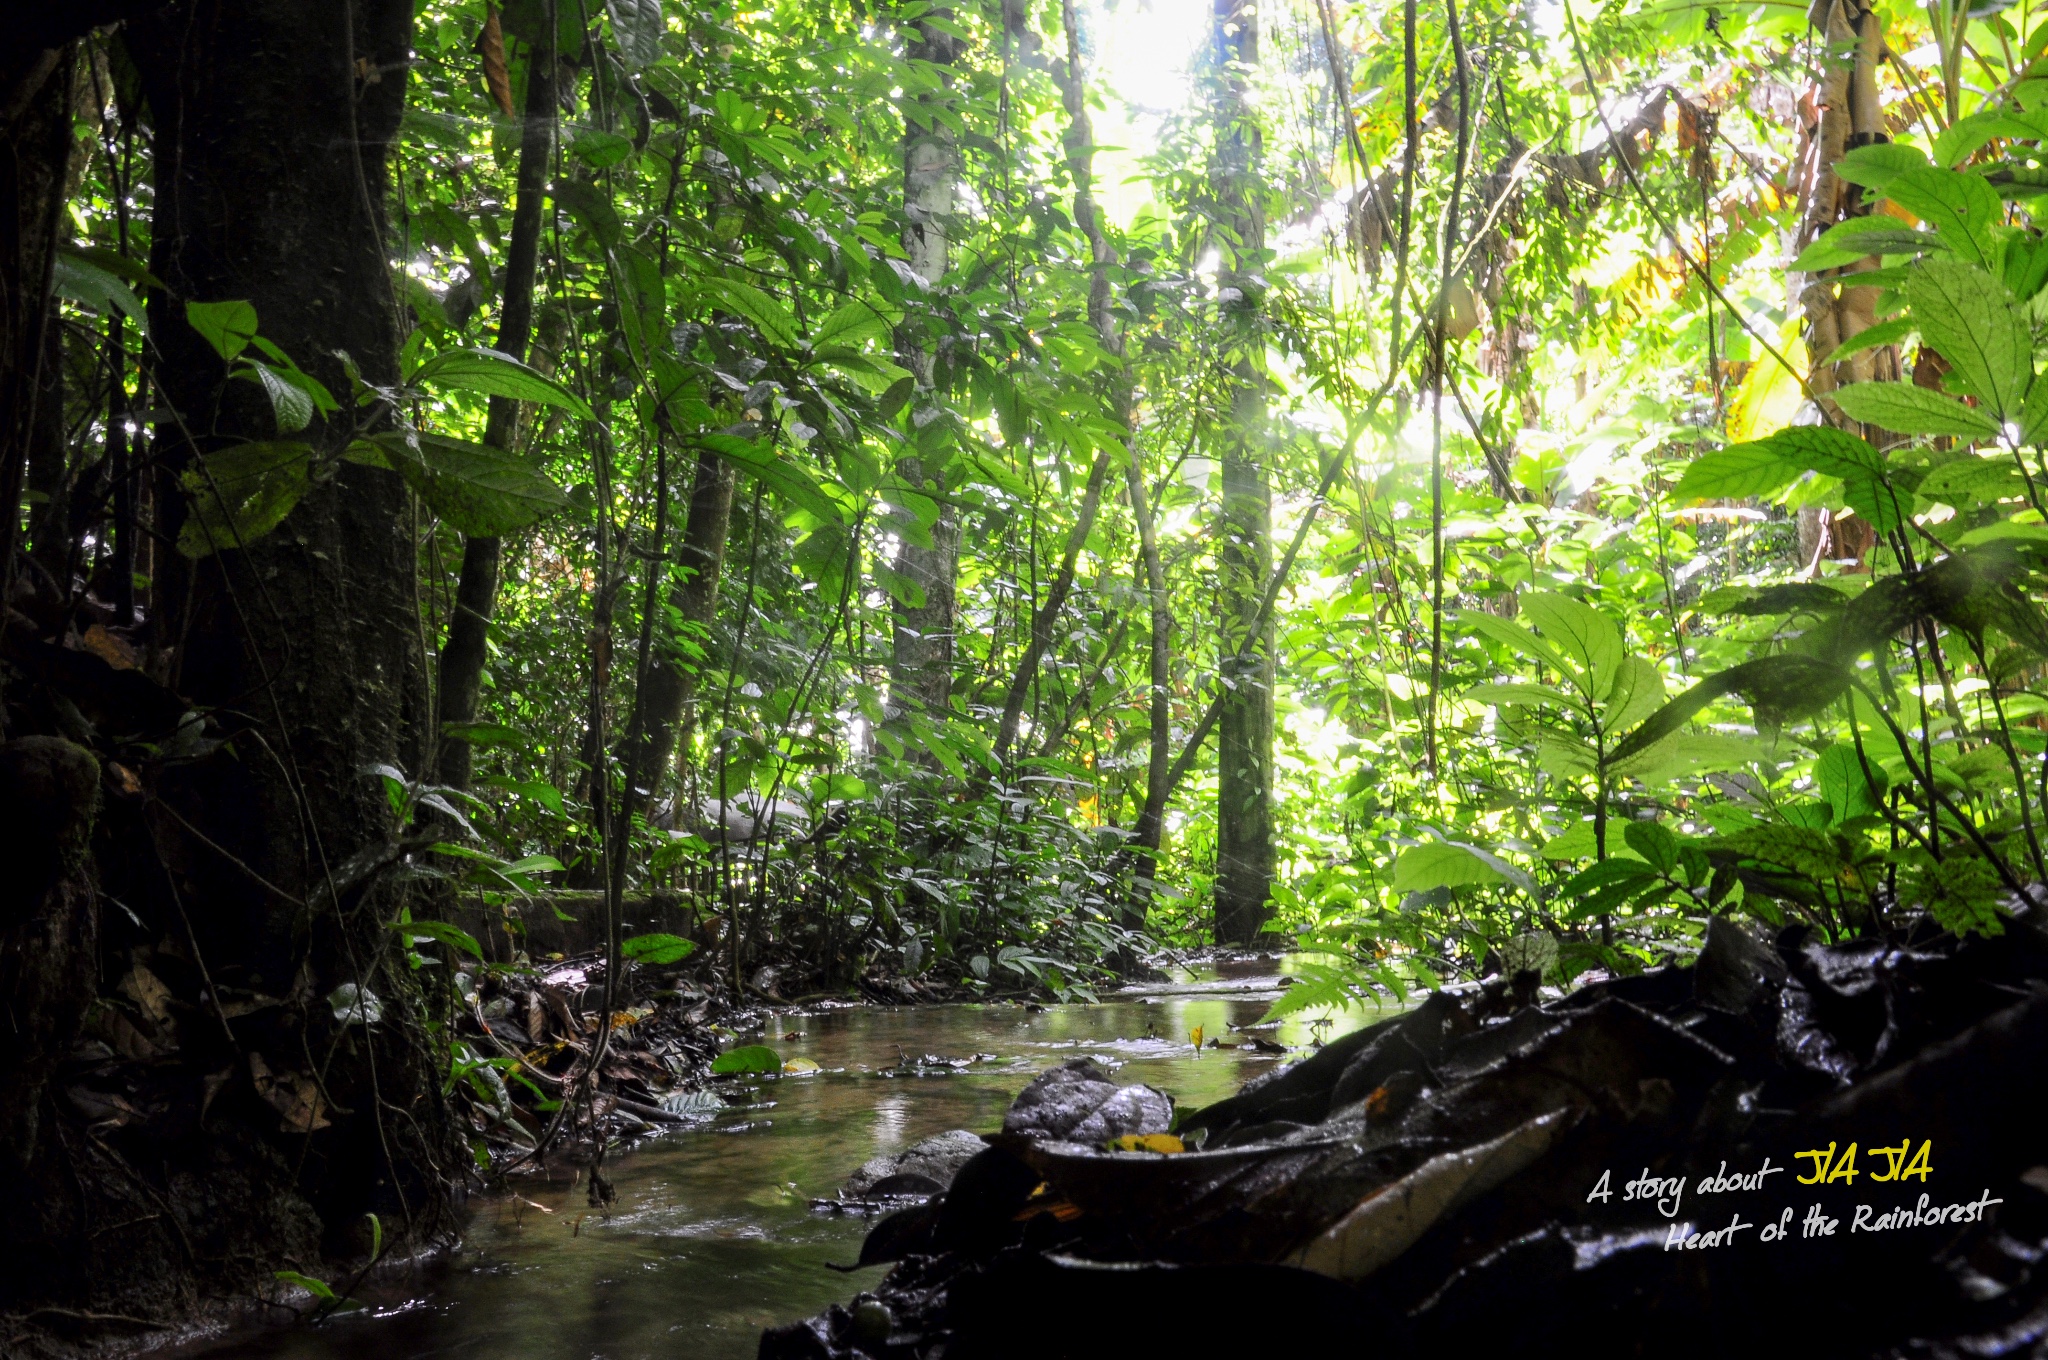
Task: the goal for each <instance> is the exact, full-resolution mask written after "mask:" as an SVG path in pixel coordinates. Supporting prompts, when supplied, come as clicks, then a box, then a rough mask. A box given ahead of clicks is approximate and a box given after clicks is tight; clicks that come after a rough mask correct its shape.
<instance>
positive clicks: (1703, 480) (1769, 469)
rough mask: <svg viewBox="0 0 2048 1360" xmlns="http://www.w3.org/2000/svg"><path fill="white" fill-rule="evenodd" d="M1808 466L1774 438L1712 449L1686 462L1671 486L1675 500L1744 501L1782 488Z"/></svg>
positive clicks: (1797, 477)
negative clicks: (1684, 467)
mask: <svg viewBox="0 0 2048 1360" xmlns="http://www.w3.org/2000/svg"><path fill="white" fill-rule="evenodd" d="M1806 470H1807V469H1806V467H1805V465H1804V464H1803V463H1801V462H1800V461H1799V460H1797V459H1795V458H1793V457H1791V456H1790V455H1789V454H1788V453H1787V452H1786V450H1785V449H1784V448H1783V447H1782V446H1780V445H1779V444H1778V443H1777V442H1775V441H1774V440H1771V439H1760V440H1756V441H1754V442H1752V443H1748V444H1730V445H1728V446H1727V447H1726V448H1720V449H1709V450H1708V451H1707V452H1705V453H1703V454H1701V455H1700V456H1699V457H1697V458H1695V459H1693V460H1692V462H1690V463H1688V464H1687V465H1686V469H1685V472H1684V474H1683V475H1682V476H1680V477H1679V479H1678V484H1677V485H1676V486H1674V487H1672V488H1671V499H1673V500H1675V501H1720V500H1730V501H1733V500H1745V499H1747V498H1749V497H1751V496H1768V495H1771V494H1772V493H1774V492H1778V491H1782V490H1784V489H1785V488H1786V487H1788V486H1790V485H1792V483H1794V482H1796V481H1798V480H1799V477H1800V475H1801V474H1802V473H1804V472H1805V471H1806Z"/></svg>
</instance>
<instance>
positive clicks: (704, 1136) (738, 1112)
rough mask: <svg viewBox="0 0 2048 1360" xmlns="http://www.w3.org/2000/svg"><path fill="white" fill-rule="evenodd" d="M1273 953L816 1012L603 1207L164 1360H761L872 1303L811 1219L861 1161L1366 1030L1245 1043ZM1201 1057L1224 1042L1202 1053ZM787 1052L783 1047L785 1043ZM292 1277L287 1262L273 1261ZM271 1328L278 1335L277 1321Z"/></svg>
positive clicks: (1209, 1076) (502, 1233)
mask: <svg viewBox="0 0 2048 1360" xmlns="http://www.w3.org/2000/svg"><path fill="white" fill-rule="evenodd" d="M1287 966H1288V961H1287V960H1286V959H1264V960H1248V961H1240V962H1232V963H1221V964H1214V965H1205V966H1200V967H1197V968H1194V969H1192V970H1177V971H1176V972H1174V974H1173V975H1172V976H1171V977H1170V979H1169V980H1168V981H1166V982H1162V983H1151V984H1143V985H1140V986H1136V987H1133V988H1130V989H1127V990H1125V991H1122V992H1119V993H1115V994H1113V995H1111V996H1110V997H1109V998H1107V999H1105V1000H1104V1001H1103V1002H1101V1003H1099V1004H1095V1005H1084V1004H1075V1005H1048V1006H1043V1007H1038V1006H1026V1005H1020V1004H987V1005H982V1004H963V1005H945V1006H921V1007H897V1008H887V1007H873V1006H847V1005H829V1006H828V1005H817V1006H810V1007H792V1008H784V1009H774V1010H770V1011H769V1012H768V1013H767V1015H766V1017H765V1020H766V1023H765V1025H764V1026H763V1029H762V1031H761V1033H760V1035H759V1037H758V1038H749V1039H747V1040H745V1042H750V1043H751V1042H763V1043H769V1044H772V1045H773V1047H774V1048H775V1049H776V1050H777V1052H778V1053H780V1054H781V1055H782V1057H784V1058H785V1059H786V1060H792V1061H793V1060H799V1059H801V1060H807V1061H809V1062H815V1063H817V1064H818V1067H819V1070H818V1071H817V1072H816V1073H813V1074H809V1075H803V1076H780V1077H749V1078H742V1079H735V1080H731V1081H728V1082H723V1083H720V1085H721V1087H725V1088H730V1089H732V1090H734V1092H735V1093H737V1092H745V1093H746V1094H747V1096H748V1097H749V1098H747V1099H745V1100H743V1101H742V1103H740V1104H737V1105H733V1106H730V1107H728V1108H726V1109H724V1110H723V1111H722V1112H720V1113H718V1114H716V1115H714V1116H713V1117H711V1118H709V1119H705V1120H701V1121H699V1122H697V1123H694V1124H692V1125H690V1126H688V1127H676V1128H674V1129H673V1130H672V1131H668V1130H665V1131H663V1132H661V1133H659V1134H656V1135H654V1136H652V1137H648V1138H645V1139H642V1140H640V1141H638V1142H637V1143H635V1144H634V1145H633V1146H632V1148H631V1150H630V1151H629V1152H626V1153H624V1154H623V1155H618V1154H615V1155H614V1156H612V1157H611V1158H608V1160H607V1162H606V1172H607V1174H608V1176H609V1177H610V1179H611V1183H612V1187H613V1190H614V1192H615V1194H616V1196H617V1198H616V1200H615V1202H614V1203H613V1205H612V1206H611V1208H610V1210H609V1212H603V1213H600V1212H597V1211H593V1210H591V1209H590V1208H589V1207H588V1205H587V1186H586V1185H585V1184H584V1183H583V1181H582V1178H581V1176H580V1174H574V1173H571V1172H569V1171H567V1170H564V1171H561V1172H559V1173H558V1174H557V1175H556V1176H554V1177H553V1178H552V1179H550V1178H548V1177H544V1176H534V1177H529V1178H523V1179H521V1180H518V1181H515V1183H514V1185H513V1192H512V1193H510V1194H506V1195H500V1196H494V1197H488V1198H482V1199H479V1200H478V1201H476V1203H475V1204H474V1207H473V1212H472V1217H471V1219H470V1221H469V1224H468V1227H467V1229H466V1231H465V1233H464V1239H463V1245H462V1246H461V1247H460V1248H459V1249H457V1250H456V1251H455V1252H453V1253H452V1254H451V1255H449V1256H448V1257H446V1258H444V1259H442V1260H438V1261H435V1262H433V1263H431V1264H429V1265H426V1266H422V1267H420V1268H419V1269H418V1271H417V1272H416V1273H408V1274H404V1275H394V1276H391V1277H388V1278H384V1279H381V1280H377V1281H373V1282H372V1283H371V1284H370V1285H369V1286H368V1287H366V1288H364V1289H363V1290H361V1291H359V1293H360V1297H361V1298H362V1299H363V1301H364V1302H365V1303H366V1304H367V1305H368V1306H367V1307H366V1308H364V1309H362V1310H361V1311H359V1312H356V1313H353V1314H347V1315H341V1316H337V1317H334V1318H332V1319H330V1320H329V1321H326V1322H324V1323H322V1324H320V1325H318V1326H316V1327H305V1326H278V1327H275V1328H267V1329H261V1330H254V1331H246V1332H240V1333H236V1334H233V1335H229V1336H217V1337H212V1338H205V1339H201V1340H198V1341H194V1342H191V1343H188V1344H186V1345H183V1346H180V1347H178V1348H177V1349H176V1350H174V1351H171V1352H168V1354H171V1355H175V1356H177V1357H181V1360H183V1358H188V1357H189V1358H191V1360H197V1357H202V1356H203V1357H208V1358H209V1360H343V1357H356V1356H360V1355H362V1354H364V1353H366V1352H371V1351H382V1352H385V1353H390V1354H395V1355H407V1356H421V1355H463V1356H467V1355H476V1356H488V1357H490V1358H491V1360H528V1358H529V1357H530V1358H531V1360H542V1358H543V1357H545V1358H546V1360H557V1358H558V1357H562V1356H570V1355H591V1356H595V1355H603V1356H604V1357H606V1360H637V1358H638V1357H647V1358H648V1360H653V1358H654V1357H663V1360H668V1358H670V1357H677V1356H687V1357H693V1358H694V1357H706V1360H726V1358H727V1357H730V1358H731V1360H739V1358H740V1357H752V1356H753V1355H754V1354H755V1353H756V1349H757V1347H758V1345H759V1339H760V1334H761V1332H762V1330H763V1329H764V1328H769V1327H774V1326H778V1325H782V1324H786V1323H789V1322H792V1321H794V1320H796V1319H799V1318H802V1317H804V1316H806V1315H809V1314H812V1313H816V1312H818V1311H819V1310H821V1309H823V1308H825V1307H826V1306H827V1305H829V1304H831V1303H833V1302H835V1301H837V1300H839V1299H842V1298H844V1297H846V1295H847V1294H848V1293H849V1292H850V1290H851V1289H853V1288H858V1287H862V1286H869V1287H871V1286H872V1285H874V1284H875V1283H877V1282H878V1281H879V1278H880V1276H881V1274H882V1272H881V1271H880V1270H873V1269H870V1270H863V1271H861V1272H859V1273H858V1274H856V1275H853V1276H847V1275H843V1274H839V1273H835V1272H834V1271H832V1270H830V1269H828V1263H841V1264H843V1263H848V1262H852V1261H853V1260H855V1259H856V1257H857V1256H858V1255H859V1252H860V1245H861V1241H862V1239H863V1237H864V1236H865V1235H866V1233H867V1231H868V1229H869V1228H870V1227H871V1226H872V1223H873V1220H872V1219H867V1218H862V1217H859V1216H857V1215H852V1214H845V1215H841V1214H832V1213H825V1212H819V1211H817V1210H815V1209H814V1208H813V1207H812V1205H811V1201H812V1200H813V1199H814V1198H822V1197H828V1196H831V1195H832V1194H834V1192H835V1191H836V1190H837V1189H838V1187H839V1186H840V1185H842V1184H843V1182H844V1181H845V1180H846V1178H847V1177H848V1176H849V1175H850V1174H851V1173H852V1172H853V1171H854V1170H855V1169H856V1168H858V1167H859V1166H861V1165H862V1163H864V1162H866V1161H867V1160H869V1159H870V1158H871V1157H874V1156H876V1155H877V1154H883V1153H894V1152H898V1151H901V1150H903V1149H905V1148H907V1147H909V1146H910V1145H911V1144H913V1143H915V1142H917V1141H919V1140H920V1139H923V1138H926V1137H928V1136H931V1135H933V1134H938V1133H942V1132H945V1131H946V1130H949V1129H956V1128H967V1129H986V1128H994V1127H996V1126H997V1125H998V1124H1000V1123H1001V1120H1002V1115H1003V1111H1004V1110H1005V1109H1006V1108H1008V1106H1009V1104H1010V1102H1011V1100H1012V1099H1013V1098H1014V1097H1015V1096H1016V1095H1017V1093H1018V1092H1019V1091H1020V1090H1021V1089H1023V1087H1024V1086H1025V1084H1026V1083H1028V1082H1029V1081H1030V1080H1031V1078H1032V1077H1033V1076H1034V1075H1035V1074H1036V1073H1038V1072H1040V1071H1042V1070H1044V1069H1046V1068H1048V1067H1052V1066H1055V1065H1057V1064H1058V1063H1061V1062H1064V1061H1066V1060H1068V1059H1070V1058H1073V1057H1077V1056H1086V1057H1092V1058H1094V1059H1096V1060H1097V1061H1098V1062H1101V1063H1103V1064H1104V1065H1105V1066H1111V1065H1113V1066H1114V1067H1115V1069H1116V1071H1117V1075H1118V1079H1119V1080H1123V1081H1132V1082H1144V1083H1147V1084H1150V1085H1152V1086H1155V1087H1157V1088H1159V1089H1160V1090H1163V1091H1166V1092H1168V1093H1170V1094H1172V1095H1173V1096H1174V1097H1175V1098H1176V1100H1178V1101H1179V1102H1180V1104H1181V1105H1182V1106H1184V1107H1186V1108H1194V1107H1198V1106H1202V1105H1207V1104H1211V1103H1213V1102H1215V1101H1217V1100H1219V1099H1222V1098H1223V1097H1225V1096H1227V1095H1229V1094H1230V1093H1231V1092H1233V1091H1235V1090H1237V1089H1238V1088H1239V1086H1241V1085H1242V1084H1243V1083H1244V1082H1245V1081H1246V1080H1248V1079H1250V1078H1252V1077H1254V1076H1256V1075H1258V1074H1260V1073H1262V1072H1266V1071H1270V1070H1273V1068H1274V1067H1275V1066H1276V1065H1277V1064H1278V1063H1279V1062H1280V1061H1281V1060H1282V1058H1281V1056H1280V1055H1278V1054H1275V1053H1272V1052H1268V1051H1263V1050H1262V1049H1260V1048H1258V1047H1254V1046H1252V1040H1253V1039H1254V1038H1256V1039H1258V1040H1260V1041H1263V1042H1264V1043H1265V1044H1266V1045H1267V1046H1269V1047H1270V1046H1274V1045H1277V1046H1280V1047H1283V1048H1286V1047H1293V1048H1295V1049H1297V1050H1298V1049H1299V1048H1300V1047H1301V1046H1305V1045H1307V1044H1309V1043H1310V1042H1311V1040H1312V1039H1315V1038H1323V1039H1329V1038H1334V1037H1336V1036H1338V1035H1341V1034H1342V1033H1344V1032H1347V1031H1348V1030H1350V1029H1352V1028H1355V1027H1356V1026H1358V1025H1360V1024H1363V1023H1366V1022H1368V1021H1370V1020H1372V1019H1373V1018H1375V1017H1373V1016H1372V1015H1371V1014H1370V1013H1365V1014H1358V1013H1353V1014H1350V1015H1346V1016H1340V1017H1337V1018H1336V1019H1335V1020H1334V1021H1333V1022H1332V1023H1330V1024H1328V1025H1321V1026H1314V1027H1312V1026H1311V1024H1310V1023H1309V1022H1308V1021H1307V1020H1305V1019H1299V1018H1296V1019H1290V1020H1288V1021H1285V1022H1283V1023H1282V1024H1281V1025H1280V1026H1279V1027H1278V1028H1276V1029H1265V1030H1259V1031H1256V1032H1255V1033H1246V1032H1244V1031H1242V1030H1234V1029H1232V1028H1231V1027H1232V1026H1245V1025H1253V1024H1256V1023H1257V1022H1258V1020H1259V1018H1260V1017H1261V1016H1262V1015H1263V1013H1264V1012H1265V1010H1266V1008H1267V1007H1268V1006H1269V1005H1270V1004H1271V1002H1272V1000H1273V998H1274V997H1276V996H1277V995H1278V994H1279V991H1280V987H1281V981H1280V978H1281V976H1282V975H1283V974H1284V972H1285V971H1286V968H1287ZM1197 1027H1200V1028H1201V1029H1202V1030H1203V1035H1204V1042H1205V1044H1206V1043H1208V1042H1211V1041H1217V1040H1220V1041H1221V1042H1222V1043H1224V1044H1235V1045H1244V1046H1243V1047H1235V1048H1207V1047H1205V1048H1204V1049H1203V1050H1202V1051H1201V1052H1200V1053H1199V1054H1197V1053H1196V1052H1195V1050H1194V1048H1193V1047H1192V1045H1191V1043H1190V1042H1189V1032H1190V1031H1191V1030H1193V1029H1195V1028H1197ZM791 1035H794V1036H796V1037H793V1038H791V1037H785V1036H791ZM282 1264H286V1265H287V1266H288V1265H289V1263H282ZM278 1320H279V1321H281V1322H285V1321H289V1315H286V1314H283V1313H280V1314H279V1319H278Z"/></svg>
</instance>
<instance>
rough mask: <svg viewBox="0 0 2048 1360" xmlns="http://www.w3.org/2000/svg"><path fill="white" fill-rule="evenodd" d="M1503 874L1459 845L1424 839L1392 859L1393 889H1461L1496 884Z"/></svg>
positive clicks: (1423, 890) (1503, 879)
mask: <svg viewBox="0 0 2048 1360" xmlns="http://www.w3.org/2000/svg"><path fill="white" fill-rule="evenodd" d="M1503 881H1505V876H1504V875H1502V873H1501V872H1500V871H1499V870H1498V869H1496V868H1494V867H1493V866H1492V865H1491V864H1488V863H1487V862H1486V861H1485V860H1484V859H1481V858H1480V857H1479V856H1478V855H1476V854H1474V853H1473V852H1472V851H1471V850H1469V849H1467V848H1466V847H1465V846H1462V845H1451V844H1448V843H1446V842H1443V841H1428V842H1425V843H1424V844H1422V845H1411V846H1409V847H1408V848H1407V849H1406V850H1403V851H1402V852H1401V855H1400V857H1399V858H1398V859H1396V860H1395V861H1394V890H1395V891H1396V892H1427V891H1429V890H1430V889H1431V888H1463V887H1470V886H1473V885H1479V884H1491V883H1500V882H1503Z"/></svg>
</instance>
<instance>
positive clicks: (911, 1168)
mask: <svg viewBox="0 0 2048 1360" xmlns="http://www.w3.org/2000/svg"><path fill="white" fill-rule="evenodd" d="M987 1147H988V1144H987V1143H985V1142H983V1141H982V1137H981V1135H980V1134H978V1133H970V1132H969V1131H968V1130H966V1129H950V1130H948V1131H947V1132H945V1133H941V1134H935V1135H933V1136H932V1137H930V1138H927V1139H925V1140H924V1141H922V1142H919V1143H913V1144H912V1145H911V1146H909V1147H908V1148H905V1149H904V1150H903V1151H902V1152H898V1153H893V1154H891V1153H885V1154H883V1155H882V1156H880V1157H870V1158H869V1159H868V1160H867V1161H866V1162H864V1163H863V1164H862V1165H861V1168H860V1170H858V1171H856V1172H854V1173H853V1174H852V1175H851V1176H848V1177H847V1178H846V1187H845V1189H844V1190H843V1191H842V1193H843V1194H844V1195H845V1196H846V1197H847V1198H848V1199H865V1198H878V1199H879V1198H888V1197H890V1194H891V1188H890V1186H889V1185H888V1182H890V1181H898V1185H897V1187H896V1188H895V1191H894V1193H895V1194H897V1195H908V1194H916V1193H925V1194H934V1195H935V1194H938V1193H939V1192H940V1191H942V1190H944V1189H946V1188H947V1187H948V1186H950V1185H952V1183H953V1178H954V1177H955V1176H957V1175H959V1174H960V1168H961V1167H963V1166H965V1165H967V1163H968V1162H969V1161H971V1160H973V1158H974V1157H975V1155H976V1154H978V1153H980V1152H982V1151H984V1150H986V1149H987ZM913 1180H921V1181H924V1182H925V1183H927V1184H929V1185H930V1186H931V1187H932V1188H931V1189H930V1190H928V1191H920V1190H919V1189H918V1188H917V1187H915V1186H914V1185H908V1186H907V1185H906V1184H905V1183H906V1182H910V1181H913Z"/></svg>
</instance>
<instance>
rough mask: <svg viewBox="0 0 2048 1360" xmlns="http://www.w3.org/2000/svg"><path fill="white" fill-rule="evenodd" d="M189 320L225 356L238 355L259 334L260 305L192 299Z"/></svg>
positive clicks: (186, 305)
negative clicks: (257, 306) (195, 300)
mask: <svg viewBox="0 0 2048 1360" xmlns="http://www.w3.org/2000/svg"><path fill="white" fill-rule="evenodd" d="M185 321H186V323H187V324H188V325H190V326H191V327H192V329H193V330H195V331H198V332H199V337H200V339H202V340H204V341H206V343H207V344H209V345H212V346H213V350H214V353H216V354H218V355H220V357H221V358H223V359H232V358H234V357H235V356H236V355H238V354H240V353H241V352H242V351H243V350H245V349H247V348H248V347H249V342H250V341H251V340H254V339H255V338H256V309H255V308H254V307H253V306H251V305H250V304H248V303H246V302H241V301H233V302H188V303H186V304H185Z"/></svg>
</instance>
